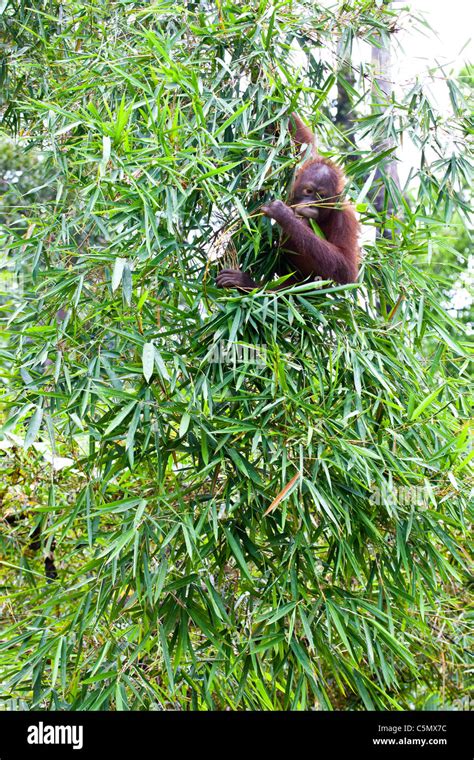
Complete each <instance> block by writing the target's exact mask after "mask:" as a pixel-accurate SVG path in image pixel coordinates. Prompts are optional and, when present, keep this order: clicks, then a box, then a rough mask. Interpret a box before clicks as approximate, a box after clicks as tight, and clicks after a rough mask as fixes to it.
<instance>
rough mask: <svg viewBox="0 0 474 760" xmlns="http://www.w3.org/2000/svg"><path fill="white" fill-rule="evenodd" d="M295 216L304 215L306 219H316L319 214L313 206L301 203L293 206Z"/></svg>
mask: <svg viewBox="0 0 474 760" xmlns="http://www.w3.org/2000/svg"><path fill="white" fill-rule="evenodd" d="M295 212H296V216H304V217H306V219H317V218H318V216H319V209H318V208H315V207H314V206H310V205H309V204H308V205H306V206H305V205H301V206H296V208H295Z"/></svg>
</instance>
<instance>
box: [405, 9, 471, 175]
mask: <svg viewBox="0 0 474 760" xmlns="http://www.w3.org/2000/svg"><path fill="white" fill-rule="evenodd" d="M406 6H407V7H409V8H410V9H411V11H412V13H414V14H415V15H417V16H418V15H420V16H423V17H424V18H425V19H426V21H427V22H428V23H429V25H430V26H431V30H430V29H428V28H426V27H422V26H421V25H420V24H419V23H417V24H413V23H407V22H406V21H405V23H404V25H403V26H404V28H403V29H402V30H401V31H400V32H398V33H397V35H396V37H397V42H398V46H394V50H393V56H392V75H393V79H394V81H395V82H397V83H398V87H399V88H400V87H404V86H406V87H409V86H410V85H411V84H412V83H414V82H415V80H416V78H418V79H419V80H420V81H421V82H422V83H423V86H424V88H427V89H428V91H429V92H430V93H431V95H432V98H433V103H434V104H435V105H436V107H437V108H438V109H439V110H440V111H441V112H442V113H444V115H447V114H449V113H450V110H451V107H450V101H449V94H448V88H447V86H446V83H445V82H444V77H445V76H449V75H453V74H454V75H457V74H459V72H460V71H461V69H462V68H463V67H464V66H465V65H466V64H467V63H469V62H470V63H472V62H473V61H474V46H473V41H472V35H473V34H474V2H473V0H411V1H410V0H409V2H407V3H406ZM399 7H400V8H403V7H404V4H403V3H399ZM441 68H442V70H441ZM399 158H400V159H401V162H400V167H399V173H400V179H401V181H402V183H403V181H404V180H405V179H406V176H407V174H408V172H409V170H410V167H411V166H412V165H413V164H415V166H416V165H418V160H417V155H416V148H414V146H412V145H411V144H410V143H408V144H406V145H404V148H403V151H402V152H401V153H400V154H399Z"/></svg>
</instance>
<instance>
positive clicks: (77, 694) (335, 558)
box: [0, 0, 472, 710]
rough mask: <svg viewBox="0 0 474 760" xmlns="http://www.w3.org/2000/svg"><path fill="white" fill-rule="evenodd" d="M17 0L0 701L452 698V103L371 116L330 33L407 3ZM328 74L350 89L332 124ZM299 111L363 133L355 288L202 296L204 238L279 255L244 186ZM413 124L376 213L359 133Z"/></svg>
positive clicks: (12, 7) (328, 703) (461, 533)
mask: <svg viewBox="0 0 474 760" xmlns="http://www.w3.org/2000/svg"><path fill="white" fill-rule="evenodd" d="M34 5H35V7H34V8H28V7H25V6H24V5H23V4H20V3H16V2H8V3H7V6H6V10H5V11H4V20H3V23H4V31H3V34H4V35H7V36H8V38H9V39H10V40H11V41H12V52H11V55H10V59H9V60H8V61H7V66H6V67H5V69H4V70H2V71H3V76H4V97H5V101H4V110H3V123H4V128H5V129H9V130H10V131H11V132H12V133H16V134H17V135H18V136H19V139H20V140H21V143H22V144H23V145H25V146H26V145H27V146H29V147H34V149H35V150H36V151H39V152H40V153H41V156H42V159H43V160H42V165H41V167H42V168H41V171H42V172H44V184H45V185H46V187H47V193H46V195H43V196H42V197H41V198H38V199H36V200H35V199H33V201H32V200H31V196H28V202H27V203H26V202H24V201H23V200H22V201H21V202H20V203H19V204H18V205H19V207H21V208H19V209H18V217H19V216H20V215H21V218H22V221H21V223H19V222H18V221H15V219H13V220H12V219H10V220H9V221H10V223H9V225H8V228H5V229H4V232H3V241H4V249H5V251H6V252H7V254H8V256H9V257H10V260H11V261H12V262H15V266H16V268H17V271H18V275H19V280H18V284H17V287H14V286H13V284H12V287H11V289H10V292H9V293H8V294H6V296H5V297H4V303H3V310H2V315H3V337H2V343H1V346H0V356H1V367H2V376H3V383H4V384H3V410H4V418H3V421H4V426H3V446H4V450H3V452H2V451H1V450H0V456H1V457H2V475H1V476H0V496H2V498H3V510H4V517H5V520H4V522H3V523H1V538H0V540H1V554H2V557H3V561H2V564H1V565H0V580H1V587H2V592H1V593H2V597H1V604H2V613H3V618H4V621H5V622H6V625H5V626H4V629H5V630H4V634H3V641H2V643H0V682H1V684H2V685H1V692H2V696H3V698H4V699H8V702H7V704H8V705H9V706H19V705H20V706H25V705H27V706H29V707H37V708H42V709H48V708H50V707H51V708H64V709H150V708H153V707H159V708H165V709H167V708H173V707H176V708H178V709H192V708H195V709H224V708H226V707H230V708H231V709H263V710H272V709H281V708H284V709H298V710H301V709H308V708H321V709H331V708H343V709H366V708H368V709H371V708H380V709H392V708H404V707H413V706H417V707H420V706H422V705H425V704H429V705H430V706H432V707H435V706H437V705H440V704H441V705H445V706H446V705H449V704H451V703H452V701H453V700H455V699H457V698H459V697H460V696H462V695H463V688H464V686H463V683H464V682H463V677H464V675H463V674H464V669H465V662H464V656H465V651H466V650H467V647H468V643H467V630H468V629H467V622H468V621H467V616H466V612H465V608H466V593H467V579H468V576H467V567H468V557H467V552H466V548H465V543H466V533H467V515H466V511H467V505H468V496H469V493H468V492H469V482H468V477H469V459H470V457H471V456H472V451H471V452H470V450H469V430H468V401H467V396H466V391H467V387H468V375H467V365H468V351H467V342H466V338H465V335H464V333H463V327H462V324H460V323H458V322H456V321H455V320H454V319H453V318H452V317H451V316H449V315H448V313H447V312H446V309H445V308H444V306H443V304H442V303H440V297H439V288H438V284H437V281H436V278H434V277H432V276H431V272H430V270H429V268H428V267H426V266H420V265H419V264H420V262H423V261H425V259H426V256H427V255H429V254H430V251H432V250H435V251H436V250H437V249H438V246H440V245H443V235H444V229H445V227H446V224H449V222H450V220H451V218H452V215H453V213H454V212H455V211H456V212H457V217H456V218H457V219H460V220H461V221H462V220H463V219H464V217H465V211H466V206H467V204H466V200H465V199H464V197H463V194H462V188H463V187H464V186H465V184H466V181H467V173H468V168H469V165H468V159H467V158H466V147H465V146H466V140H467V131H468V129H469V125H468V120H467V116H466V110H465V107H464V105H463V102H462V98H455V97H454V98H453V114H451V115H449V129H450V132H451V134H452V135H454V142H453V146H452V152H451V153H449V154H445V153H443V152H442V146H443V138H444V129H445V126H446V124H445V123H444V122H443V119H442V117H441V115H439V114H437V113H436V112H435V111H434V110H433V106H432V105H431V104H430V103H429V101H428V99H427V98H426V97H425V94H424V92H423V90H422V88H421V86H420V85H418V84H414V85H413V89H412V90H411V91H407V92H406V95H405V97H404V100H403V102H400V103H398V102H396V101H395V100H394V102H393V103H391V104H390V106H389V107H387V108H386V109H384V110H383V111H381V112H380V111H379V110H378V109H376V110H374V111H372V110H371V101H372V95H371V90H370V77H368V76H366V71H365V70H363V71H358V72H357V76H356V80H355V85H354V88H352V86H350V87H349V84H348V83H347V81H346V80H345V79H344V77H343V76H342V74H341V72H340V71H339V69H338V68H337V66H335V65H334V64H333V63H332V62H331V61H332V59H331V57H330V56H329V53H328V55H327V60H326V55H325V52H324V48H325V47H327V48H328V49H329V47H330V45H331V44H332V45H334V44H335V43H336V42H337V41H338V39H339V38H340V37H341V35H342V38H343V43H344V45H345V47H346V49H347V50H350V46H351V43H352V41H353V40H354V39H356V38H360V39H363V40H365V41H368V42H369V43H371V44H380V40H381V41H382V43H385V42H386V40H387V38H388V35H389V32H390V31H392V30H393V29H394V28H395V27H396V24H397V18H396V17H395V16H394V15H393V14H392V13H391V12H390V11H389V10H388V9H387V8H386V7H383V5H382V6H381V4H380V3H377V2H353V3H345V4H344V8H343V10H342V11H338V12H336V11H335V10H334V9H332V10H323V9H322V8H321V7H319V6H318V5H317V4H315V3H314V2H307V3H292V2H286V1H284V2H280V3H278V4H276V5H270V4H268V3H267V2H266V0H265V2H250V3H248V4H246V5H243V4H239V3H235V4H233V3H228V2H224V0H223V1H222V2H218V3H216V4H215V5H214V4H212V3H204V2H203V3H199V2H196V3H191V2H190V3H186V4H183V5H182V6H177V5H176V4H175V3H168V2H157V3H154V4H151V5H148V4H146V3H145V4H143V3H134V2H125V1H120V0H116V1H115V2H100V0H98V1H97V2H94V3H92V4H90V5H83V4H81V3H75V2H70V3H67V4H66V5H61V4H59V3H57V2H46V1H44V2H38V3H35V4H34ZM379 6H381V7H379ZM298 50H299V52H298ZM20 51H21V52H20ZM337 81H339V83H340V84H341V85H342V86H346V87H347V89H348V91H349V96H350V98H351V100H353V102H354V108H356V107H357V109H358V111H357V112H358V113H359V114H360V119H359V121H358V123H357V130H358V131H357V133H356V135H352V136H351V139H349V138H348V137H347V136H345V135H342V134H341V133H340V132H339V131H338V130H337V129H336V127H335V126H334V124H333V107H332V106H333V103H332V99H333V95H334V86H335V84H336V83H337ZM450 86H451V87H452V91H453V92H454V93H455V94H456V93H457V88H456V85H455V83H450ZM295 107H297V108H298V109H299V110H300V111H301V112H302V113H303V114H304V115H305V116H306V117H307V118H308V119H310V120H311V123H312V124H313V126H314V128H315V130H316V132H317V135H318V142H319V143H320V145H321V149H323V148H324V147H326V149H327V150H331V151H332V152H336V155H341V156H343V157H344V156H345V155H347V154H351V156H352V158H354V159H355V160H353V161H351V162H350V163H347V168H348V171H349V172H350V182H349V190H348V192H349V195H350V196H351V197H352V198H353V199H354V201H356V202H357V204H358V205H357V207H358V210H359V212H360V214H361V220H362V222H363V224H364V227H365V228H370V227H373V228H376V229H380V228H381V227H384V228H385V229H388V230H389V231H391V232H392V233H393V234H392V235H389V236H388V237H384V238H379V239H378V240H377V241H376V243H370V244H369V243H368V244H367V245H366V246H365V256H364V260H363V265H362V271H361V277H360V282H359V283H358V284H357V285H351V286H346V287H341V286H334V285H332V284H331V283H328V282H321V283H317V284H314V283H313V284H309V285H308V284H305V285H301V286H297V287H292V288H288V289H286V290H283V291H280V292H279V293H278V294H275V293H271V292H269V291H268V290H265V289H262V290H259V291H256V292H255V293H253V294H249V295H245V296H243V295H238V294H237V293H236V292H232V291H227V292H225V291H218V290H217V289H216V288H215V287H214V284H213V283H214V276H215V273H216V271H217V267H218V266H220V265H221V263H222V259H221V260H220V261H219V263H217V262H216V260H215V259H216V257H219V256H220V255H222V253H223V251H224V260H228V259H229V257H230V258H231V259H232V260H235V258H236V257H237V259H238V261H239V262H240V263H242V264H244V265H245V266H249V267H250V268H251V269H252V272H254V273H255V274H256V275H257V276H261V275H264V274H265V273H268V272H269V271H271V265H272V261H273V257H274V255H275V246H274V242H275V231H274V228H273V227H272V225H271V224H270V222H269V221H268V220H266V219H263V218H262V216H261V215H260V214H259V213H258V207H259V205H260V204H261V203H262V202H263V200H264V199H266V198H269V197H275V196H280V197H281V196H282V195H284V193H285V188H286V187H287V185H288V182H289V180H290V177H291V171H292V169H293V167H294V165H295V160H296V159H295V156H294V152H293V150H292V148H291V146H290V144H289V138H288V134H287V129H286V124H287V119H288V114H289V112H290V111H291V110H292V109H293V108H295ZM401 134H406V135H410V136H411V137H412V139H414V140H415V142H417V144H418V145H419V146H420V149H421V148H423V151H425V150H427V149H428V148H430V147H431V148H433V149H434V150H435V151H438V152H439V157H438V158H436V160H434V161H433V162H431V163H427V161H423V163H422V164H421V165H420V167H419V171H418V179H419V182H418V184H417V186H416V190H414V191H413V192H412V194H411V195H409V194H407V193H405V194H403V196H402V194H401V192H400V191H399V189H398V188H397V187H396V186H395V185H394V184H393V183H392V182H390V180H388V179H387V182H386V184H387V189H388V192H387V197H392V199H393V203H394V207H395V209H397V210H399V212H400V213H398V211H397V215H396V217H392V216H390V215H388V214H387V213H382V214H381V215H380V217H378V216H377V214H376V213H375V211H374V209H373V207H372V205H371V203H370V200H369V199H370V185H371V182H372V180H373V178H374V169H375V168H376V165H377V163H378V164H379V165H380V166H383V163H382V162H383V159H384V156H383V155H381V156H376V157H374V156H373V154H372V153H371V151H370V149H368V148H358V147H357V146H358V145H362V144H363V145H365V144H366V142H367V140H365V142H364V140H363V137H364V136H365V137H369V138H370V140H380V139H381V138H383V137H387V136H388V137H390V138H391V139H393V140H395V142H396V143H397V144H398V143H399V142H400V135H401ZM352 140H355V146H354V144H353V142H352ZM33 189H34V188H33ZM43 190H44V188H43ZM26 206H27V207H26ZM11 213H12V212H11V210H10V211H9V214H11ZM25 220H26V221H27V226H26V228H25ZM230 237H231V240H230ZM229 344H230V345H233V346H234V353H232V351H231V352H230V355H229V356H228V357H227V358H226V356H225V355H224V356H222V354H220V353H219V352H220V350H221V349H222V348H224V349H227V348H229ZM236 346H238V347H239V348H238V350H237V349H236V348H235V347H236ZM245 347H250V348H255V349H256V351H257V353H256V355H255V356H254V355H253V354H250V355H248V356H247V361H244V360H243V359H242V352H243V351H244V348H245ZM219 359H222V360H221V361H219ZM22 442H23V444H24V445H23V446H22ZM1 443H2V442H0V444H1ZM39 443H40V444H43V445H38V444H39ZM53 451H54V452H56V455H57V456H60V457H67V458H68V459H69V460H70V462H69V466H68V467H65V468H63V469H61V470H59V469H57V468H55V467H51V466H50V465H49V464H47V461H46V460H47V458H48V456H47V455H48V452H49V454H51V452H53ZM45 457H46V459H45ZM288 486H289V487H288ZM275 501H276V503H275ZM270 506H271V507H272V509H271V510H270V512H269V513H268V514H267V515H264V513H265V512H266V511H267V510H268V508H269V507H270ZM7 518H8V519H7ZM33 533H34V538H35V539H36V543H39V544H40V548H39V551H36V552H34V551H33V549H34V548H35V546H32V543H33V544H34V543H35V541H34V540H33V542H32V534H33ZM52 552H53V553H52ZM45 558H46V560H47V562H48V561H49V562H50V563H51V562H53V563H54V566H55V568H56V573H57V577H54V575H55V574H56V573H53V574H52V575H51V573H50V577H49V578H45V562H44V560H45ZM49 567H50V565H49ZM46 569H48V565H47V564H46Z"/></svg>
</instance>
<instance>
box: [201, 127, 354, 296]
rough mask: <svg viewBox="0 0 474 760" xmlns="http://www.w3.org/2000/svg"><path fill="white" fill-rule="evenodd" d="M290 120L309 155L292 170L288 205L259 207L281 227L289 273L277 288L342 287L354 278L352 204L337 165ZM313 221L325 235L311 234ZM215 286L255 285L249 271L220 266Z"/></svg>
mask: <svg viewBox="0 0 474 760" xmlns="http://www.w3.org/2000/svg"><path fill="white" fill-rule="evenodd" d="M291 118H292V123H291V124H290V130H291V133H292V137H293V140H294V141H295V143H296V144H297V145H299V146H301V145H303V144H307V145H311V146H312V157H311V158H309V159H308V160H307V161H305V162H304V164H303V165H302V167H301V168H300V169H299V170H298V172H297V173H296V176H295V179H294V182H293V185H292V188H291V192H290V199H289V204H288V205H287V204H286V203H283V201H280V200H275V201H270V202H269V203H265V204H264V205H263V206H262V207H261V210H262V211H263V213H264V214H265V215H266V216H268V217H269V218H270V219H275V221H276V222H277V223H278V224H279V225H280V227H281V229H282V235H281V239H280V249H281V253H282V257H283V259H284V260H285V262H286V265H287V269H288V271H290V272H292V273H293V274H292V275H291V277H289V278H288V279H287V280H286V281H285V283H284V284H283V285H280V286H279V287H280V288H282V287H286V286H287V285H291V284H294V283H297V282H303V281H304V280H311V279H314V278H316V277H321V278H322V279H323V280H334V281H335V282H337V283H340V284H341V285H345V284H347V283H349V282H355V281H356V279H357V273H358V259H359V247H358V243H357V237H358V231H359V223H358V221H357V218H356V215H355V211H354V208H353V207H352V206H351V205H350V203H348V202H347V201H345V200H343V199H342V193H343V190H344V175H343V173H342V171H341V170H340V169H339V167H338V166H336V165H335V164H333V163H332V162H331V161H329V160H327V159H325V158H322V156H319V155H318V153H317V150H316V146H315V140H314V135H313V133H312V132H311V130H310V129H309V128H308V127H307V126H306V125H305V124H304V123H303V122H302V121H301V119H300V118H299V116H297V115H296V114H292V117H291ZM311 219H314V220H315V221H316V222H317V224H318V226H319V229H320V230H321V232H322V233H323V235H324V239H323V238H322V237H319V236H318V235H317V234H316V233H315V232H313V229H312V228H311V223H310V220H311ZM216 284H217V286H218V287H220V288H239V290H245V291H247V290H253V288H256V287H258V285H257V284H256V283H255V282H254V280H252V278H251V277H250V275H249V274H247V272H242V271H240V270H237V269H223V270H222V271H221V272H219V274H218V275H217V280H216ZM276 289H278V286H277V288H276Z"/></svg>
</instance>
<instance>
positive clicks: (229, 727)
mask: <svg viewBox="0 0 474 760" xmlns="http://www.w3.org/2000/svg"><path fill="white" fill-rule="evenodd" d="M471 726H472V716H471V714H470V713H469V712H468V711H458V712H454V711H453V712H448V711H440V712H428V711H427V712H332V713H331V712H146V713H145V712H0V760H17V758H22V757H25V756H26V757H31V758H33V757H37V758H43V757H45V758H46V757H48V758H56V757H57V758H59V757H61V758H69V757H71V758H81V760H82V758H95V757H100V758H102V760H109V758H110V760H116V759H117V760H120V759H121V758H132V760H141V758H142V757H144V758H146V760H149V759H150V760H151V758H154V757H161V756H165V754H166V756H167V757H170V755H171V756H172V757H176V758H177V759H178V758H181V757H183V753H188V752H189V753H192V754H190V755H189V757H190V758H194V756H195V755H196V753H197V754H199V755H201V754H210V755H211V756H215V755H216V754H219V755H221V756H222V754H223V753H227V752H228V751H229V750H230V751H231V752H232V753H233V754H234V753H238V754H240V755H242V757H243V758H244V760H247V756H248V755H250V754H251V755H252V756H255V753H258V754H260V753H264V758H265V760H267V758H268V753H274V752H278V757H281V755H282V753H285V752H288V751H290V752H291V753H292V755H291V757H290V759H289V760H299V757H298V758H296V757H295V753H298V755H301V757H302V758H306V757H308V758H310V759H311V760H312V759H313V758H314V759H315V760H316V758H320V757H323V758H326V757H328V756H329V757H330V758H331V760H332V755H333V754H334V757H335V758H340V757H347V758H353V757H355V756H356V755H359V754H362V756H363V757H370V758H372V757H373V758H386V757H387V758H397V757H400V758H402V757H403V758H404V757H409V758H420V760H424V759H425V758H449V759H450V760H464V759H465V760H472V758H473V756H474V753H473V746H472V744H473V743H472V730H470V729H471ZM56 727H58V728H56ZM61 727H62V728H61ZM50 740H52V741H56V742H58V743H56V744H51V743H49V742H50ZM40 742H41V743H40ZM65 742H69V743H65ZM74 745H75V746H76V747H77V748H76V749H74V748H73V747H74ZM80 745H81V746H80ZM258 754H257V756H258Z"/></svg>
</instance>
